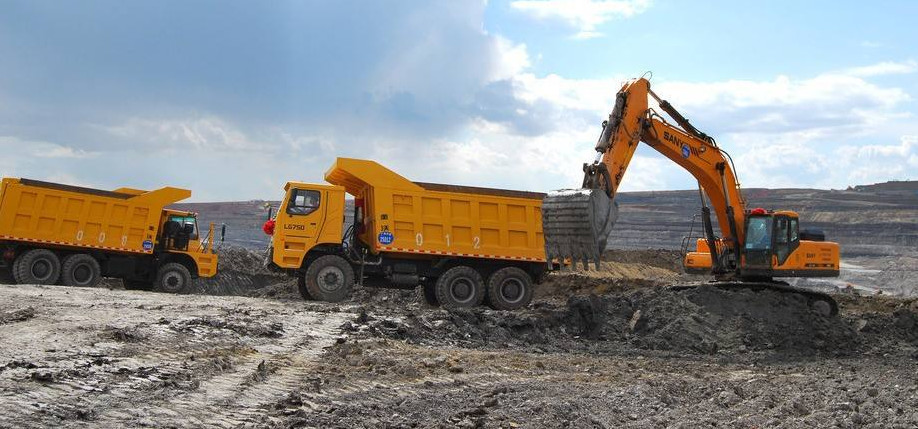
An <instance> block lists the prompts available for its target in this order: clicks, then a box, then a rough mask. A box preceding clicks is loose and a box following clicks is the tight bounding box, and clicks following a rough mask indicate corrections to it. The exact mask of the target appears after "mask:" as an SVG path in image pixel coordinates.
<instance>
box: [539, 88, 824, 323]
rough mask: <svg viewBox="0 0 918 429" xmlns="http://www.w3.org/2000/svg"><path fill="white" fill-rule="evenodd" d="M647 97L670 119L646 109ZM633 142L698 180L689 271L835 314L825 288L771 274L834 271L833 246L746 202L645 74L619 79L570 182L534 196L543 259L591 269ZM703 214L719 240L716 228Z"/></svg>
mask: <svg viewBox="0 0 918 429" xmlns="http://www.w3.org/2000/svg"><path fill="white" fill-rule="evenodd" d="M651 99H653V100H654V101H656V103H657V105H658V106H659V109H660V110H661V111H662V112H664V113H666V114H667V115H668V116H669V117H670V118H671V120H672V121H675V124H672V123H670V122H669V120H667V119H666V118H665V117H664V116H662V115H661V114H660V113H659V112H658V111H657V110H655V109H654V108H652V107H651V106H650V101H651ZM640 142H644V143H646V144H647V145H649V146H650V147H652V148H653V149H655V150H656V151H657V152H659V153H661V154H662V155H663V156H665V157H666V158H668V159H669V160H671V161H673V162H675V163H676V164H677V165H679V166H681V167H682V168H684V169H685V170H687V171H688V172H689V173H691V174H692V176H694V177H695V178H696V179H697V180H698V186H699V194H700V196H701V220H702V225H703V231H704V237H703V238H700V239H698V240H697V244H696V249H695V251H690V252H687V253H686V254H685V255H684V261H683V264H684V266H685V269H686V271H687V272H689V273H710V274H713V276H714V279H715V281H714V282H711V284H713V285H715V286H717V287H746V288H753V289H764V288H767V289H776V290H782V291H790V292H794V293H799V294H802V295H804V296H805V297H807V298H808V299H809V301H810V302H811V304H812V305H813V307H814V308H816V309H817V310H819V311H820V312H825V313H828V314H835V313H837V311H838V307H837V305H836V303H835V301H834V300H833V299H832V298H831V297H830V296H828V295H826V294H822V293H819V292H816V291H813V290H808V289H804V288H797V287H791V286H790V285H788V284H787V283H785V282H782V281H776V280H775V278H783V277H837V276H838V270H839V246H838V244H837V243H832V242H828V241H825V236H824V234H822V233H821V232H819V231H806V230H801V229H800V222H799V219H798V215H797V213H795V212H793V211H789V210H780V211H771V210H765V209H762V208H754V209H748V208H747V204H746V200H745V198H744V197H743V194H742V192H741V190H740V184H739V181H738V180H737V177H736V174H735V168H734V166H733V162H732V160H731V158H730V156H729V154H727V152H726V151H724V150H723V149H722V148H720V147H719V146H718V145H717V143H716V142H715V141H714V139H713V138H712V137H711V136H709V135H707V134H705V133H703V132H701V131H699V130H698V129H697V128H695V126H693V125H692V124H690V123H689V121H688V120H687V119H686V118H685V117H684V116H682V115H681V114H680V113H679V112H678V111H676V109H675V108H674V107H673V106H672V105H671V104H670V103H669V102H667V101H666V100H662V99H660V97H658V96H657V94H655V93H654V92H653V91H651V89H650V82H649V81H648V80H647V79H645V78H639V79H636V80H632V81H629V82H627V83H625V84H624V85H623V86H622V88H621V90H620V91H619V92H618V94H617V95H616V97H615V107H614V108H613V110H612V113H611V114H610V115H609V119H608V120H607V121H605V122H603V129H602V134H601V135H600V137H599V140H598V141H597V143H596V152H598V155H597V157H596V159H595V160H594V161H593V163H592V164H584V165H583V171H584V178H583V184H582V186H581V188H580V189H565V190H559V191H554V192H551V193H549V194H548V195H547V196H546V197H545V199H544V200H543V202H542V218H543V220H542V222H543V231H544V234H545V251H546V256H547V257H548V259H549V260H552V259H557V260H565V259H570V260H572V261H574V264H573V265H575V266H576V264H577V262H581V263H582V264H583V267H584V268H585V269H589V263H590V262H595V264H596V267H597V268H598V267H599V261H600V258H601V256H602V252H603V251H604V250H605V249H606V244H607V240H608V236H609V233H610V231H611V229H612V226H613V225H614V223H615V221H616V219H617V217H618V208H617V204H616V203H615V202H614V198H615V193H616V191H617V190H618V188H619V185H620V184H621V183H622V180H623V178H624V176H625V171H626V170H627V169H628V164H629V162H630V161H631V158H632V157H633V155H634V151H635V150H636V149H637V146H638V144H639V143H640ZM712 211H713V213H714V215H715V216H716V219H717V224H718V226H719V230H720V232H721V235H722V236H721V237H718V236H717V235H716V231H715V230H714V222H713V221H712V217H711V214H712Z"/></svg>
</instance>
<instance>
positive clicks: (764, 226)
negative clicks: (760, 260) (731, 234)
mask: <svg viewBox="0 0 918 429" xmlns="http://www.w3.org/2000/svg"><path fill="white" fill-rule="evenodd" d="M746 230H747V231H748V232H747V233H746V250H769V249H771V217H768V216H762V217H750V218H749V224H748V225H747V227H746Z"/></svg>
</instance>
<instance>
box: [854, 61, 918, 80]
mask: <svg viewBox="0 0 918 429" xmlns="http://www.w3.org/2000/svg"><path fill="white" fill-rule="evenodd" d="M915 71H918V62H916V61H914V60H910V61H905V62H894V61H884V62H881V63H877V64H872V65H869V66H863V67H853V68H849V69H847V70H845V71H844V72H843V73H844V74H848V75H851V76H860V77H870V76H882V75H888V74H910V73H914V72H915Z"/></svg>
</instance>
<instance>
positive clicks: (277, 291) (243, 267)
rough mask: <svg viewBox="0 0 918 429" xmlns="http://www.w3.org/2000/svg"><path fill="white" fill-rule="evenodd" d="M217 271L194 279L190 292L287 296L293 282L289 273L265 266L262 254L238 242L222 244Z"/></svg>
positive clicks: (293, 289) (292, 287)
mask: <svg viewBox="0 0 918 429" xmlns="http://www.w3.org/2000/svg"><path fill="white" fill-rule="evenodd" d="M218 254H219V259H218V262H217V275H215V276H213V277H211V278H200V279H198V280H196V281H195V284H194V289H193V290H192V291H191V293H199V294H207V295H240V296H258V297H286V295H289V292H290V290H291V289H292V291H293V292H295V291H296V290H295V283H294V284H291V282H290V281H289V277H287V276H285V275H283V274H280V273H275V272H272V271H270V270H268V269H267V268H265V266H264V255H263V254H261V253H259V252H255V251H252V250H248V249H246V248H243V247H238V246H224V247H222V248H221V249H220V250H219V251H218Z"/></svg>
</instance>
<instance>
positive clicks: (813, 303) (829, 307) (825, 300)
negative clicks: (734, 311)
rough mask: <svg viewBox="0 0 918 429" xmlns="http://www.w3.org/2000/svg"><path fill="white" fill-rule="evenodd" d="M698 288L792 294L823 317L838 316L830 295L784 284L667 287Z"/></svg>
mask: <svg viewBox="0 0 918 429" xmlns="http://www.w3.org/2000/svg"><path fill="white" fill-rule="evenodd" d="M699 287H716V288H718V289H723V290H736V289H749V290H753V291H760V290H773V291H777V292H781V293H794V294H798V295H801V296H803V297H804V298H806V300H807V303H808V304H809V306H810V308H811V309H812V310H813V311H815V312H816V313H818V314H820V315H822V316H824V317H835V316H837V315H838V302H836V301H835V298H832V296H831V295H829V294H826V293H822V292H816V291H813V290H809V289H804V288H799V287H795V286H791V285H789V284H787V283H785V282H780V281H772V282H744V281H710V282H694V283H683V284H677V285H671V286H668V288H669V289H670V290H677V291H678V290H687V289H695V288H699Z"/></svg>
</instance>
